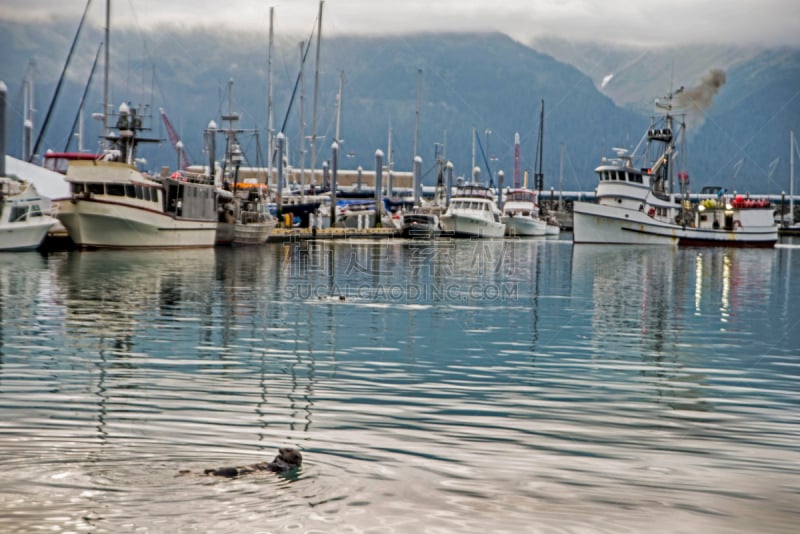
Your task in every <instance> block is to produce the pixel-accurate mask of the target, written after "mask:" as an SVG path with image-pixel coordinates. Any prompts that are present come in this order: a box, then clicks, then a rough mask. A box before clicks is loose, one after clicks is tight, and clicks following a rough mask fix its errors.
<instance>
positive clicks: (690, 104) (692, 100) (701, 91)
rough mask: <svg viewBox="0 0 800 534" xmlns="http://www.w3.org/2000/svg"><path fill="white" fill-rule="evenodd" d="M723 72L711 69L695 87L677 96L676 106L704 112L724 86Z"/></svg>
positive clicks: (724, 77)
mask: <svg viewBox="0 0 800 534" xmlns="http://www.w3.org/2000/svg"><path fill="white" fill-rule="evenodd" d="M725 80H726V76H725V71H722V70H720V69H711V71H709V73H708V74H706V75H705V76H704V77H703V79H702V80H700V83H699V84H698V85H697V86H696V87H691V88H689V89H684V90H683V92H682V93H679V94H678V99H677V104H678V106H680V107H683V108H690V109H692V110H694V111H705V110H706V109H708V107H709V106H710V105H711V101H712V100H713V99H714V96H716V94H717V93H719V90H720V88H721V87H722V86H723V85H725Z"/></svg>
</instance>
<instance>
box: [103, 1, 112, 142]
mask: <svg viewBox="0 0 800 534" xmlns="http://www.w3.org/2000/svg"><path fill="white" fill-rule="evenodd" d="M105 41H106V48H105V56H104V60H103V62H104V73H103V78H104V79H103V137H104V138H105V137H106V136H107V135H108V76H109V74H108V73H109V62H110V55H111V53H110V52H111V0H106V27H105Z"/></svg>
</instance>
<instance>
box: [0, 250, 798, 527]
mask: <svg viewBox="0 0 800 534" xmlns="http://www.w3.org/2000/svg"><path fill="white" fill-rule="evenodd" d="M798 302H800V244H798V242H791V241H783V242H781V243H780V244H779V245H778V246H777V247H776V248H775V249H770V250H747V249H727V248H717V249H708V248H686V249H672V248H662V247H651V248H639V247H625V248H620V247H613V246H587V245H576V246H573V245H572V243H571V242H570V241H569V239H568V236H566V237H562V239H560V240H543V239H532V240H488V241H471V240H462V241H450V240H439V241H436V242H422V243H417V242H412V241H402V240H376V241H367V240H351V241H325V242H319V241H317V242H315V241H303V242H288V243H274V244H267V245H266V246H264V247H248V248H233V249H225V248H217V249H203V250H191V251H87V252H76V251H70V252H59V253H53V254H51V255H47V256H43V255H40V254H38V253H22V254H4V255H0V469H1V470H2V472H3V482H2V484H0V532H4V533H31V532H94V533H100V532H109V533H119V532H137V533H162V532H163V533H171V534H174V533H185V532H202V533H206V532H225V533H319V532H336V533H338V532H353V533H356V532H370V533H423V532H428V533H445V532H460V533H464V532H468V533H471V532H475V533H484V532H514V533H517V532H547V533H556V532H613V533H618V532H664V533H673V532H687V533H688V532H715V533H725V532H769V533H783V532H786V533H788V532H795V531H796V528H797V525H799V524H800V306H798ZM283 446H293V447H297V448H298V449H300V450H301V451H302V453H303V457H304V463H303V465H302V467H301V468H300V469H299V470H297V471H296V472H291V473H288V474H274V473H256V474H251V475H247V476H242V477H239V478H234V479H227V478H222V477H211V476H204V475H203V470H204V469H205V468H209V467H219V466H235V465H246V464H251V463H256V462H261V461H265V460H271V459H272V458H273V457H274V456H275V454H276V452H277V449H278V448H279V447H283ZM187 470H188V471H189V473H183V474H181V472H183V471H187Z"/></svg>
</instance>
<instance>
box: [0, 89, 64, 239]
mask: <svg viewBox="0 0 800 534" xmlns="http://www.w3.org/2000/svg"><path fill="white" fill-rule="evenodd" d="M7 92H8V90H7V88H6V84H5V83H3V82H0V251H16V250H34V249H36V248H38V247H39V246H40V245H41V244H42V241H44V238H45V236H46V235H47V232H48V230H50V228H52V227H53V226H54V225H55V224H56V223H57V222H58V221H57V220H56V219H54V218H53V217H51V216H50V215H49V214H48V213H47V212H49V211H50V210H49V208H50V200H49V199H46V198H44V197H42V196H40V195H39V193H38V192H37V191H36V187H35V186H34V185H33V183H31V182H30V181H26V180H20V179H18V178H17V177H15V176H6V138H5V135H6V94H7Z"/></svg>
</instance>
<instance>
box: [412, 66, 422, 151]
mask: <svg viewBox="0 0 800 534" xmlns="http://www.w3.org/2000/svg"><path fill="white" fill-rule="evenodd" d="M421 92H422V69H417V111H416V119H415V121H414V158H413V160H412V161H416V159H417V143H418V142H419V101H420V93H421Z"/></svg>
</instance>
